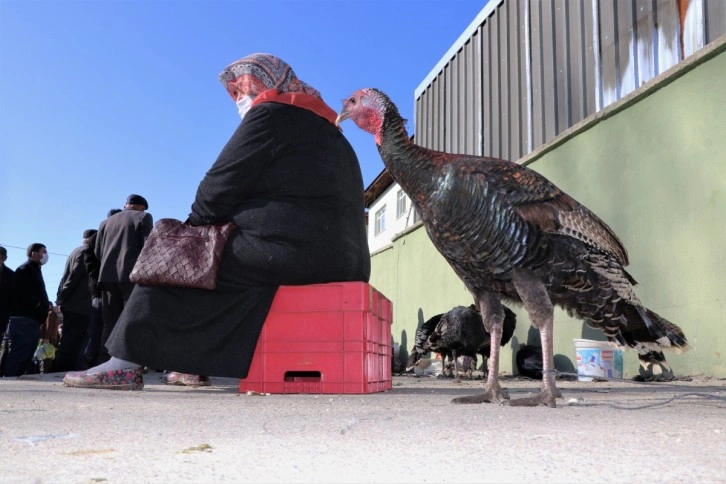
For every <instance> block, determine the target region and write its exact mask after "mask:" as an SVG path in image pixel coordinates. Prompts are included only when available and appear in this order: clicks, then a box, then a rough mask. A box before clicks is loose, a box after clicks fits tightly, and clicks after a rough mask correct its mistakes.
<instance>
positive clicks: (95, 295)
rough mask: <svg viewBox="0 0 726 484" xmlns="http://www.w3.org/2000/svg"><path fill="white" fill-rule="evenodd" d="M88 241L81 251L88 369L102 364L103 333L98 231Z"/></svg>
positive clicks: (111, 213) (85, 362)
mask: <svg viewBox="0 0 726 484" xmlns="http://www.w3.org/2000/svg"><path fill="white" fill-rule="evenodd" d="M120 211H121V209H120V208H112V209H111V210H109V211H108V214H106V218H108V217H110V216H111V215H116V214H117V213H119V212H120ZM94 232H95V233H94V234H93V235H91V237H90V238H89V239H88V245H87V246H86V249H85V250H84V251H83V263H84V265H85V266H86V271H87V272H88V290H89V292H90V293H91V319H90V322H89V323H88V331H87V332H86V337H85V340H84V341H85V343H84V345H85V349H84V350H83V366H84V368H90V367H92V366H95V365H100V364H101V363H102V362H101V361H99V360H98V357H99V351H100V349H101V346H102V345H101V335H102V333H103V317H102V315H101V295H102V294H101V287H100V286H99V284H98V272H99V269H100V267H101V261H100V260H98V257H96V249H95V248H96V237H97V236H98V230H95V231H94Z"/></svg>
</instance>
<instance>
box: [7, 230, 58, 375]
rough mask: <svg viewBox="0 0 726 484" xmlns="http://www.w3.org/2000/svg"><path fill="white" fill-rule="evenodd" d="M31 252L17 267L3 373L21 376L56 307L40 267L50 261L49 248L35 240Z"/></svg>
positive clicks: (28, 365)
mask: <svg viewBox="0 0 726 484" xmlns="http://www.w3.org/2000/svg"><path fill="white" fill-rule="evenodd" d="M27 254H28V260H27V261H25V262H24V263H22V264H20V266H18V268H17V269H16V270H15V280H14V282H13V291H12V308H11V313H10V314H11V315H10V321H9V322H8V329H7V337H8V340H9V347H8V350H7V357H6V361H5V365H4V367H3V376H20V375H23V374H24V373H25V372H26V371H28V370H29V368H30V365H31V362H32V360H33V353H34V351H35V348H36V347H37V345H38V340H39V339H40V326H41V325H42V324H43V323H44V322H45V319H46V317H47V316H48V311H49V310H50V309H51V308H52V306H51V304H50V301H49V300H48V294H47V293H46V291H45V281H44V280H43V273H42V272H41V271H40V267H41V266H42V265H43V264H45V263H46V262H48V250H47V249H46V247H45V245H43V244H40V243H35V244H30V246H29V247H28V250H27Z"/></svg>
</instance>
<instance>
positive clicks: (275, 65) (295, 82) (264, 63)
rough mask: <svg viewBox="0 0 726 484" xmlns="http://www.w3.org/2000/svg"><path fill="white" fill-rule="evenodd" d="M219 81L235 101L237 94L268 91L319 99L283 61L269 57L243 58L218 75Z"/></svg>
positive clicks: (256, 55) (255, 93)
mask: <svg viewBox="0 0 726 484" xmlns="http://www.w3.org/2000/svg"><path fill="white" fill-rule="evenodd" d="M219 80H220V81H222V85H224V88H225V89H227V92H228V93H229V95H230V96H232V99H233V100H235V101H236V100H237V96H238V95H239V94H243V95H251V96H253V97H254V96H257V95H258V94H260V93H262V92H264V91H267V90H268V89H277V90H279V91H280V92H283V93H286V92H288V93H294V92H298V93H304V94H310V95H313V96H315V97H318V98H321V96H320V93H319V92H318V90H317V89H315V88H313V87H311V86H309V85H308V84H306V83H304V82H303V81H301V80H300V79H298V78H297V76H296V75H295V73H294V72H293V70H292V68H291V67H290V66H289V65H288V64H287V63H286V62H285V61H283V60H281V59H279V58H277V57H275V56H274V55H271V54H251V55H248V56H247V57H243V58H242V59H240V60H238V61H237V62H233V63H232V64H230V65H228V66H227V67H226V68H225V69H224V70H223V71H222V72H221V73H220V74H219ZM321 99H322V98H321Z"/></svg>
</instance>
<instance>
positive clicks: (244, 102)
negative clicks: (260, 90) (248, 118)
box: [237, 94, 255, 119]
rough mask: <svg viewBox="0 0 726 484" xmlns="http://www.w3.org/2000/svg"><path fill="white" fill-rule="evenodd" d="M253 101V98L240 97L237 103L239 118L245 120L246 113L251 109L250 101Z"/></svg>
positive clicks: (248, 96) (247, 96)
mask: <svg viewBox="0 0 726 484" xmlns="http://www.w3.org/2000/svg"><path fill="white" fill-rule="evenodd" d="M254 99H255V98H253V97H252V96H250V95H249V94H248V95H246V96H242V98H241V99H239V100H238V101H237V111H238V112H239V117H240V118H242V119H244V118H245V114H247V111H249V110H250V109H251V108H252V101H254Z"/></svg>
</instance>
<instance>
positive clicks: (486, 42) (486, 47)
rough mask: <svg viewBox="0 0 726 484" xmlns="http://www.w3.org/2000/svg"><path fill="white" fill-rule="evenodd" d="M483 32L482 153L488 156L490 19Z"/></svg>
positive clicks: (490, 104) (490, 84)
mask: <svg viewBox="0 0 726 484" xmlns="http://www.w3.org/2000/svg"><path fill="white" fill-rule="evenodd" d="M482 34H483V35H482V38H481V46H482V58H483V61H482V110H483V117H482V131H483V133H484V136H483V139H482V153H483V154H485V155H486V156H492V132H493V130H492V122H493V119H492V118H493V116H492V62H491V58H492V45H491V44H492V43H491V34H492V29H491V23H490V21H489V20H488V21H487V23H486V24H484V26H483V28H482Z"/></svg>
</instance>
